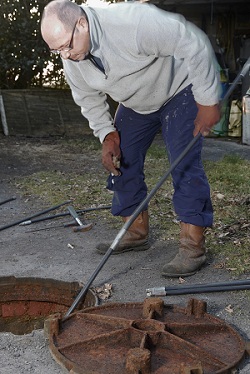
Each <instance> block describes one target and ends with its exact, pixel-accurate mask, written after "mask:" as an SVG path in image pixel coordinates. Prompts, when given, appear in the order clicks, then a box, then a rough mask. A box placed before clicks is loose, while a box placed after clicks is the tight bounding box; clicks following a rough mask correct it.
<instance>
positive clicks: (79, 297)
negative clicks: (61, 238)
mask: <svg viewBox="0 0 250 374" xmlns="http://www.w3.org/2000/svg"><path fill="white" fill-rule="evenodd" d="M200 137H201V133H199V134H198V135H196V136H195V137H194V138H193V139H192V140H191V142H190V143H189V144H188V145H187V147H186V148H185V149H184V151H183V152H182V153H181V154H180V155H179V157H177V159H176V160H175V161H174V162H173V163H172V165H171V166H170V168H169V169H168V170H167V172H166V173H165V174H164V175H163V177H162V178H161V179H160V180H159V182H158V183H157V184H156V186H155V187H154V188H153V189H152V190H151V191H150V193H149V194H148V196H147V197H146V198H145V199H144V200H143V201H142V202H141V204H140V205H139V206H138V207H137V208H136V209H135V211H134V213H133V214H132V215H131V217H130V218H129V220H128V221H127V222H125V224H124V225H123V226H122V228H121V230H120V231H119V232H118V234H117V235H116V237H115V239H114V241H113V243H112V244H111V246H110V247H109V249H108V250H107V252H106V253H105V255H104V256H103V258H102V261H101V262H100V264H99V265H98V266H97V268H96V269H95V271H94V272H93V274H92V275H91V277H90V279H89V280H88V282H87V284H86V285H85V287H84V288H82V290H81V291H80V293H79V294H78V295H77V297H76V299H75V300H74V302H73V304H72V305H71V307H70V308H69V310H68V311H67V313H66V314H65V316H64V318H63V319H62V320H64V319H65V318H67V317H68V316H69V315H70V314H71V313H72V312H73V311H74V310H75V308H76V307H77V305H78V304H79V303H80V301H81V300H82V299H83V298H84V297H85V295H86V294H87V292H88V289H89V287H90V285H91V284H92V282H93V281H94V280H95V278H96V277H97V275H98V274H99V272H100V270H101V269H102V268H103V266H104V265H105V263H106V262H107V260H108V259H109V257H110V255H111V254H112V252H113V250H114V249H115V248H116V247H117V245H118V243H119V242H120V240H121V239H122V237H123V236H124V235H125V233H126V231H127V229H128V228H129V227H130V226H131V225H132V223H133V222H134V220H135V219H136V218H137V216H138V215H139V214H140V213H141V212H142V211H143V209H144V207H145V206H146V205H147V204H148V202H149V201H150V200H151V198H152V197H153V196H154V195H155V193H156V192H157V191H158V189H159V188H160V187H161V186H162V184H163V183H164V182H165V180H166V179H167V178H168V176H169V175H170V174H171V172H172V171H173V170H174V169H175V168H176V166H177V165H178V164H179V163H180V162H181V161H182V160H183V159H184V157H185V156H186V154H187V153H188V152H189V150H190V149H191V148H192V147H193V146H194V144H195V143H196V142H197V141H198V140H199V139H200Z"/></svg>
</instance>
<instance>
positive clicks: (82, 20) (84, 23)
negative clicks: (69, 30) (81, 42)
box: [79, 17, 89, 31]
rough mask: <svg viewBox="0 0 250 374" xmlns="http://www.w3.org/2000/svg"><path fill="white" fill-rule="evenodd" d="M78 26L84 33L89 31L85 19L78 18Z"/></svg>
mask: <svg viewBox="0 0 250 374" xmlns="http://www.w3.org/2000/svg"><path fill="white" fill-rule="evenodd" d="M79 25H80V26H81V27H83V28H84V29H85V31H89V24H88V21H87V19H86V18H85V17H81V18H79Z"/></svg>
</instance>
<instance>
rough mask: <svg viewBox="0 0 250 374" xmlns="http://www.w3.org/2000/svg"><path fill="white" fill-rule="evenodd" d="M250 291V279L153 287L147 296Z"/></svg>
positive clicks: (148, 290) (147, 291)
mask: <svg viewBox="0 0 250 374" xmlns="http://www.w3.org/2000/svg"><path fill="white" fill-rule="evenodd" d="M247 289H250V279H245V280H236V281H232V282H219V283H204V284H194V285H181V286H173V287H153V288H148V289H147V290H146V294H147V296H168V295H186V294H190V293H191V294H192V293H206V292H222V291H235V290H247Z"/></svg>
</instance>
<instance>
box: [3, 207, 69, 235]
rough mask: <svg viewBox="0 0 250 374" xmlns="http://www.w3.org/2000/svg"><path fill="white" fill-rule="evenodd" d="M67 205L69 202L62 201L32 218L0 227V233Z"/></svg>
mask: <svg viewBox="0 0 250 374" xmlns="http://www.w3.org/2000/svg"><path fill="white" fill-rule="evenodd" d="M69 203H71V200H67V201H64V202H63V203H61V204H58V205H55V206H52V207H51V208H48V209H45V210H42V211H41V212H38V213H35V214H33V215H32V216H29V217H25V218H23V219H20V220H18V221H15V222H12V223H9V224H7V225H4V226H1V227H0V231H2V230H5V229H8V228H9V227H12V226H16V225H19V224H20V223H22V222H24V221H27V220H30V219H32V218H33V217H37V216H40V215H42V214H45V213H48V212H50V211H52V210H55V209H57V208H60V207H61V206H63V205H66V204H69Z"/></svg>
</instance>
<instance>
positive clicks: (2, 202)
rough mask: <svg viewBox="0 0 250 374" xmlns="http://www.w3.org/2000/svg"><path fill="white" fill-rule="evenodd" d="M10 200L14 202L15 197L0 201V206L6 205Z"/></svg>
mask: <svg viewBox="0 0 250 374" xmlns="http://www.w3.org/2000/svg"><path fill="white" fill-rule="evenodd" d="M12 200H16V197H10V198H9V199H6V200H3V201H0V205H3V204H6V203H8V202H9V201H12Z"/></svg>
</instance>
